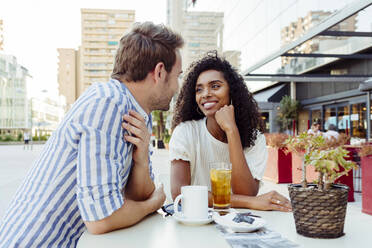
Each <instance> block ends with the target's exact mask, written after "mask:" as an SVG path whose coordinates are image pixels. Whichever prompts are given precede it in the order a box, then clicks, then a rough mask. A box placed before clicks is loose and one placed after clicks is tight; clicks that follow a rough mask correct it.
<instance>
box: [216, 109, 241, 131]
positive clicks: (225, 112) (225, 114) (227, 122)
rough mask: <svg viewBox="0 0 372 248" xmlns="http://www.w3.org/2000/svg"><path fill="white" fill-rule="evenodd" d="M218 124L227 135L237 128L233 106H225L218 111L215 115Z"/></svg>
mask: <svg viewBox="0 0 372 248" xmlns="http://www.w3.org/2000/svg"><path fill="white" fill-rule="evenodd" d="M215 118H216V122H217V124H218V125H219V126H220V128H221V129H222V130H223V131H224V132H225V133H227V132H228V131H232V130H234V129H236V128H237V126H236V122H235V114H234V106H233V105H229V106H227V105H225V106H223V107H222V108H220V109H219V110H217V112H216V114H215Z"/></svg>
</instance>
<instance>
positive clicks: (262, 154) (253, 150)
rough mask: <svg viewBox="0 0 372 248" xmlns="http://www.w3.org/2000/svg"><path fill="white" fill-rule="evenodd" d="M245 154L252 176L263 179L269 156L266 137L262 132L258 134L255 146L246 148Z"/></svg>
mask: <svg viewBox="0 0 372 248" xmlns="http://www.w3.org/2000/svg"><path fill="white" fill-rule="evenodd" d="M244 155H245V159H246V161H247V164H248V166H249V169H250V171H251V173H252V176H253V177H254V178H256V179H257V180H261V179H262V177H263V174H264V173H265V169H266V163H267V157H268V152H267V148H266V139H265V136H264V135H263V134H262V133H259V134H258V135H257V139H256V141H255V145H254V146H253V147H250V148H246V149H244Z"/></svg>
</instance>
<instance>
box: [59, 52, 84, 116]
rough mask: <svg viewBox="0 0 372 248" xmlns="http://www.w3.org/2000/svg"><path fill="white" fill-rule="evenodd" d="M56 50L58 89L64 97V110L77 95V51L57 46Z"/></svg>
mask: <svg viewBox="0 0 372 248" xmlns="http://www.w3.org/2000/svg"><path fill="white" fill-rule="evenodd" d="M57 51H58V91H59V94H60V95H62V96H64V97H65V100H66V111H67V110H69V109H70V108H71V106H72V104H73V103H74V102H75V101H76V99H77V97H78V94H77V93H78V92H77V81H78V65H79V61H78V51H77V50H75V49H73V48H59V49H57Z"/></svg>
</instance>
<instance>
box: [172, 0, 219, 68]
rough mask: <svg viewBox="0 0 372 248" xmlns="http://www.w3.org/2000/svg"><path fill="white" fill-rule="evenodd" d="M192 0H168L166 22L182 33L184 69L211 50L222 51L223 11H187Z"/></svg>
mask: <svg viewBox="0 0 372 248" xmlns="http://www.w3.org/2000/svg"><path fill="white" fill-rule="evenodd" d="M191 4H192V1H188V0H181V1H178V0H168V1H167V24H168V25H169V26H170V27H171V28H172V29H173V30H175V31H177V32H178V33H180V34H182V37H183V38H184V40H185V46H184V48H183V49H182V51H181V53H182V66H183V69H184V71H185V70H186V69H187V68H188V67H189V65H190V64H191V62H193V61H195V60H197V59H198V58H200V57H201V56H202V55H203V54H205V53H206V52H208V51H211V50H217V51H218V52H219V53H222V51H223V29H224V25H223V16H224V14H223V12H210V11H189V10H188V9H189V8H190V6H191Z"/></svg>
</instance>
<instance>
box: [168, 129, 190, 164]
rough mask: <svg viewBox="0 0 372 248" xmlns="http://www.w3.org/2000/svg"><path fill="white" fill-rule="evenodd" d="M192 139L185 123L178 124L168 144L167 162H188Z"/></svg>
mask: <svg viewBox="0 0 372 248" xmlns="http://www.w3.org/2000/svg"><path fill="white" fill-rule="evenodd" d="M191 147H192V138H191V130H190V127H189V126H188V125H187V124H186V123H181V124H179V125H178V126H177V127H176V128H175V129H174V131H173V133H172V137H171V139H170V142H169V160H170V161H173V160H179V159H181V160H184V161H190V160H191V159H192V158H193V156H194V154H193V153H192V149H191Z"/></svg>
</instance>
